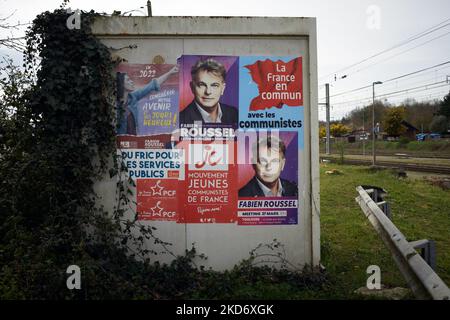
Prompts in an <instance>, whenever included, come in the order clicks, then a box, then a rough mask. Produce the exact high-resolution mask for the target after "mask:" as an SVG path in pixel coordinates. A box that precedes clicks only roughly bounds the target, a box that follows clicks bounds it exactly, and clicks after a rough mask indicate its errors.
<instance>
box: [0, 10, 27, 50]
mask: <svg viewBox="0 0 450 320" xmlns="http://www.w3.org/2000/svg"><path fill="white" fill-rule="evenodd" d="M15 13H16V11H14V12H13V13H11V14H10V15H8V16H6V17H0V30H2V31H7V32H8V33H9V35H7V36H6V37H4V36H0V48H1V47H5V48H8V49H12V50H16V51H20V52H22V51H23V50H24V49H25V41H24V40H25V37H24V36H23V37H17V36H15V35H14V31H19V30H20V27H23V26H26V25H29V23H20V22H17V23H11V18H12V16H13V15H14V14H15Z"/></svg>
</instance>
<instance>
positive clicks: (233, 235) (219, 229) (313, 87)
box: [93, 17, 320, 270]
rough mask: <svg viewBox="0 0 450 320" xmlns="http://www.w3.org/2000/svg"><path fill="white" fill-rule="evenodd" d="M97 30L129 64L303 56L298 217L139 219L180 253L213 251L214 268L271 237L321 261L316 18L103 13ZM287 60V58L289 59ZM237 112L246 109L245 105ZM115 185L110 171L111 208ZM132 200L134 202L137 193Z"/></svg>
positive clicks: (105, 192)
mask: <svg viewBox="0 0 450 320" xmlns="http://www.w3.org/2000/svg"><path fill="white" fill-rule="evenodd" d="M93 33H94V34H95V35H97V36H98V37H99V38H100V39H101V41H102V42H103V43H104V44H105V45H106V46H107V47H109V48H110V49H111V53H112V55H113V56H118V57H120V58H122V59H124V60H125V61H126V63H127V64H128V65H155V64H163V65H176V64H177V63H178V65H180V61H182V63H184V62H183V61H188V60H189V58H190V57H192V56H200V55H201V56H218V57H222V60H223V61H225V60H226V59H227V57H237V59H240V60H239V61H257V58H254V59H253V57H301V73H300V74H301V78H302V79H301V83H302V101H301V103H302V108H289V109H287V111H286V112H288V117H289V118H292V119H294V118H296V117H298V114H297V113H298V112H300V111H299V110H301V113H302V115H301V119H302V129H301V133H299V134H298V136H296V139H298V140H299V141H298V144H296V145H298V146H299V147H298V148H297V149H293V150H295V151H296V154H295V155H292V153H290V154H291V155H290V156H289V157H290V159H287V160H288V161H291V162H292V159H295V160H296V163H293V164H292V165H293V168H294V167H295V169H293V170H295V171H293V172H295V173H293V174H291V176H292V175H296V177H295V181H296V182H297V183H298V196H297V197H298V204H297V205H298V209H297V211H295V212H296V217H295V222H294V223H281V224H280V223H279V224H264V223H263V224H256V225H249V224H247V225H242V224H240V223H236V221H237V220H236V221H233V220H231V222H233V223H198V221H188V222H184V220H178V221H168V220H166V221H148V220H140V221H139V223H141V224H142V225H152V226H154V227H156V228H157V230H156V231H155V236H157V237H158V238H160V239H161V240H162V241H166V242H170V243H172V245H171V246H170V250H171V251H172V252H173V253H174V254H175V255H179V254H184V252H185V250H186V249H190V248H191V246H192V244H193V243H195V248H196V250H197V252H198V253H204V254H205V255H206V256H207V257H208V259H207V260H205V261H202V262H201V265H204V266H206V267H211V268H213V269H215V270H224V269H229V268H231V267H233V266H234V265H235V264H237V263H239V262H240V261H241V260H242V259H246V258H248V257H249V252H250V251H251V250H253V249H255V248H256V247H257V246H258V245H260V244H269V243H271V242H272V241H273V239H277V241H278V242H280V243H281V244H283V245H284V250H285V252H284V253H285V258H286V260H287V261H289V262H290V263H292V264H293V266H296V267H299V268H301V267H302V266H303V265H305V264H308V265H313V266H318V265H319V263H320V220H319V217H320V204H319V152H318V108H317V106H318V104H317V49H316V21H315V18H269V17H267V18H266V17H261V18H259V17H257V18H256V17H102V18H98V19H97V20H96V22H95V23H94V25H93ZM180 57H182V58H181V60H180ZM183 59H185V60H183ZM277 59H278V58H277ZM273 60H274V61H275V60H276V59H273ZM285 60H286V61H285V62H286V64H287V61H288V60H289V59H287V58H286V59H285ZM278 61H281V60H278ZM248 66H249V65H246V66H245V67H248ZM182 68H183V67H182V66H180V70H179V72H181V71H182V70H181V69H182ZM186 68H187V67H186ZM239 72H241V71H239ZM244 76H245V75H244ZM239 77H240V76H239ZM242 79H244V78H242V77H240V78H239V81H240V84H239V87H240V88H242V85H245V83H243V80H242ZM227 86H228V84H227ZM228 87H229V86H228ZM180 99H181V98H180ZM239 99H241V98H240V97H239ZM240 101H241V100H240ZM239 108H241V106H239ZM283 108H284V107H283ZM239 116H240V117H241V116H242V113H241V110H239ZM286 119H287V117H286ZM238 131H239V130H238ZM238 148H239V147H238ZM288 149H289V148H288ZM288 154H289V152H288ZM115 188H116V180H115V179H109V178H106V177H105V179H104V180H102V181H100V182H98V183H97V185H96V189H97V191H98V193H99V195H100V196H101V201H102V204H103V205H104V206H105V208H107V209H112V208H113V206H114V204H115V202H116V189H115ZM132 200H133V201H134V202H135V201H136V198H133V199H132ZM249 201H250V200H249ZM136 210H137V208H136V205H135V204H132V205H131V206H130V208H129V213H128V215H129V217H132V216H134V215H135V213H136ZM228 222H230V221H228ZM148 246H149V247H150V248H152V249H156V250H159V251H164V250H163V249H162V248H160V247H157V245H155V244H154V243H153V240H149V241H148ZM268 253H270V252H268ZM284 253H283V254H284ZM172 258H173V256H172V255H170V254H161V255H159V256H158V257H157V259H159V260H160V261H162V262H169V261H170V260H171V259H172ZM268 260H270V259H268Z"/></svg>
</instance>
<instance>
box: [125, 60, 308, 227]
mask: <svg viewBox="0 0 450 320" xmlns="http://www.w3.org/2000/svg"><path fill="white" fill-rule="evenodd" d="M177 62H178V63H177V65H142V64H140V65H138V64H136V65H133V64H121V65H120V66H119V67H118V69H117V79H118V90H117V91H118V98H117V105H118V108H119V109H122V111H123V112H122V113H120V114H119V117H118V130H117V137H118V138H117V139H118V149H119V154H120V156H121V159H122V161H123V162H124V163H125V165H126V167H127V169H128V175H129V177H130V178H132V179H134V180H135V181H136V187H137V194H136V202H137V211H138V217H139V219H142V220H158V221H172V222H175V223H234V224H237V225H240V226H258V225H293V224H298V221H299V219H298V217H299V208H300V205H299V197H298V185H299V183H301V181H299V170H298V163H299V159H298V157H299V151H300V150H302V149H303V143H304V134H303V121H304V118H303V117H304V112H303V109H304V108H303V81H302V77H303V71H302V57H294V56H281V57H278V56H212V55H183V56H181V57H180V58H179V59H178V61H177Z"/></svg>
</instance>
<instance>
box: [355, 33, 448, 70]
mask: <svg viewBox="0 0 450 320" xmlns="http://www.w3.org/2000/svg"><path fill="white" fill-rule="evenodd" d="M448 34H450V31H449V32H446V33H444V34H441V35H440V36H437V37H435V38H433V39H431V40H428V41H425V42H423V43H421V44H419V45H417V46H415V47H412V48H409V49H406V50H404V51H402V52H400V53H396V54H394V55H392V56H390V57H387V58H386V59H383V60H380V61H377V62H374V63H372V64H370V65H368V66H365V67H363V68H361V69H358V70H356V71H355V72H352V73H349V74H355V73H358V72H361V71H363V70H366V69H368V68H370V67H373V66H375V65H377V64H380V63H382V62H385V61H387V60H390V59H392V58H395V57H397V56H399V55H401V54H404V53H406V52H409V51H411V50H414V49H417V48H419V47H421V46H423V45H426V44H427V43H430V42H432V41H434V40H437V39H440V38H442V37H444V36H446V35H448Z"/></svg>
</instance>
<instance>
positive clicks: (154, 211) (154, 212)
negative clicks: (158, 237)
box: [150, 201, 163, 217]
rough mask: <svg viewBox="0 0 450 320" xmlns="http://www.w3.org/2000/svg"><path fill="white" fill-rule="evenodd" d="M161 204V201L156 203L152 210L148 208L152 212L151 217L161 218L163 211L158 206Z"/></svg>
mask: <svg viewBox="0 0 450 320" xmlns="http://www.w3.org/2000/svg"><path fill="white" fill-rule="evenodd" d="M160 204H161V201H158V202H157V203H156V206H154V207H153V208H150V209H151V210H152V215H153V216H155V217H156V216H159V217H161V212H162V211H163V208H161V207H160V206H159V205H160Z"/></svg>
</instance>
